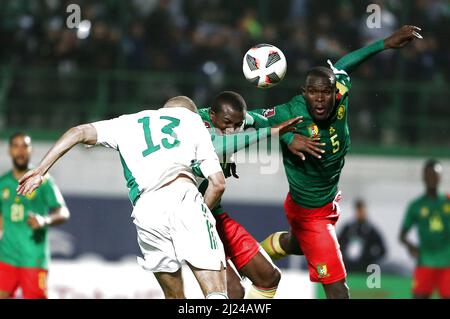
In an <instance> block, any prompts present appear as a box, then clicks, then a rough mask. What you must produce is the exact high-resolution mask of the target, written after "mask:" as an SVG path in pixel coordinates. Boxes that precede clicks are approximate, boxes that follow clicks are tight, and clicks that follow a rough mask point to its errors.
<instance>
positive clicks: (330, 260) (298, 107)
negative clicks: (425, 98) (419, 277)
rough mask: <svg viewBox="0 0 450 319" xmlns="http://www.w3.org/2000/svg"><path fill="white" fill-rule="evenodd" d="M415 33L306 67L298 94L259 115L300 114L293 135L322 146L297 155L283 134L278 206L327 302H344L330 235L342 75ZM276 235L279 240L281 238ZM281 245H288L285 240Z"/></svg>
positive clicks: (407, 30)
mask: <svg viewBox="0 0 450 319" xmlns="http://www.w3.org/2000/svg"><path fill="white" fill-rule="evenodd" d="M418 31H420V28H418V27H415V26H409V25H405V26H403V27H402V28H401V29H399V30H397V31H396V32H394V33H393V34H392V35H391V36H389V37H388V38H386V39H385V40H379V41H376V42H375V43H373V44H371V45H368V46H366V47H364V48H362V49H359V50H357V51H354V52H351V53H349V54H348V55H346V56H344V57H343V58H341V59H340V60H339V61H337V63H336V64H335V65H334V66H333V65H332V64H331V62H330V61H328V63H329V64H330V67H331V69H330V68H325V67H315V68H313V69H311V70H310V71H308V72H307V74H306V80H305V87H304V88H302V94H301V95H297V96H295V97H294V98H293V99H292V100H291V101H289V102H288V103H285V104H282V105H278V106H277V107H275V108H274V109H272V110H270V109H269V110H267V111H265V112H266V114H270V116H268V119H269V123H271V124H276V123H279V122H282V121H285V120H287V119H289V118H292V117H294V116H303V118H304V122H303V123H302V125H301V126H298V127H297V128H298V131H299V132H300V133H301V134H303V135H308V134H309V136H311V137H313V138H316V137H317V138H318V137H320V139H321V141H322V142H324V143H325V147H324V150H322V151H321V152H322V155H321V156H319V158H317V157H313V156H310V155H309V154H307V155H306V156H305V155H304V154H303V153H302V152H301V151H300V149H299V148H298V147H297V146H298V144H299V142H300V144H303V139H301V140H300V139H299V137H298V134H293V133H288V134H286V135H285V136H283V137H282V139H283V140H284V142H285V144H286V145H287V146H286V147H283V148H282V150H283V163H284V167H285V171H286V175H287V179H288V183H289V193H288V196H287V198H286V201H285V204H284V208H285V212H286V216H287V219H288V222H289V225H290V226H291V232H292V233H293V235H294V236H295V237H296V238H297V240H298V243H299V246H300V248H301V250H302V251H303V253H304V254H305V257H306V260H307V261H308V268H309V274H310V279H311V281H313V282H320V283H322V285H323V287H324V290H325V294H326V296H327V298H349V292H348V287H347V284H346V270H345V266H344V263H343V260H342V254H341V251H340V248H339V243H338V241H337V238H336V232H335V224H336V222H337V220H338V218H339V215H340V208H339V201H340V198H341V195H340V191H338V182H339V178H340V174H341V171H342V168H343V167H344V157H345V155H346V154H347V151H348V149H349V147H350V135H349V128H348V124H347V114H348V96H349V95H348V92H349V89H350V88H351V81H350V77H349V76H348V73H347V72H351V71H353V70H354V69H355V68H356V67H357V66H358V65H359V64H361V63H362V62H364V61H365V60H366V59H368V58H369V57H371V56H373V55H374V54H376V53H379V52H381V51H384V50H385V49H394V48H402V47H404V46H405V45H407V44H408V43H410V42H412V41H413V40H414V39H417V38H422V37H421V36H420V34H418V33H417V32H418ZM278 235H279V236H278V238H277V239H278V240H279V237H281V235H282V234H278ZM284 235H286V234H284ZM288 236H289V234H288ZM287 242H289V243H290V242H292V241H291V239H289V238H287ZM273 243H274V240H273V236H272V235H271V236H269V237H268V238H267V239H266V240H265V241H263V247H264V249H267V251H268V252H269V255H271V253H272V251H274V249H273V248H272V247H278V248H280V247H281V244H280V243H278V244H273ZM286 248H288V247H286ZM286 248H283V250H284V252H286V250H285V249H286Z"/></svg>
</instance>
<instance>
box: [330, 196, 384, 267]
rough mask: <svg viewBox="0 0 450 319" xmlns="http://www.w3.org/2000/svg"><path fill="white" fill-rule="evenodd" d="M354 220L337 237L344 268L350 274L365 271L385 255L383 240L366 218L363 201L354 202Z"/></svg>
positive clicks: (365, 208) (365, 207)
mask: <svg viewBox="0 0 450 319" xmlns="http://www.w3.org/2000/svg"><path fill="white" fill-rule="evenodd" d="M354 208H355V218H354V220H353V221H350V222H348V223H347V224H345V225H344V226H343V228H342V231H341V232H340V233H339V235H338V241H339V244H340V245H341V252H342V257H343V258H344V264H345V268H346V269H347V270H348V271H350V272H363V273H365V272H366V271H367V266H368V265H371V264H379V263H380V262H381V260H382V258H383V257H384V256H385V255H386V246H385V244H384V240H383V238H382V236H381V234H380V232H379V231H378V229H377V228H376V227H375V225H373V224H372V223H371V222H370V220H369V218H368V216H367V206H366V203H365V202H364V200H362V199H357V200H356V201H355V205H354Z"/></svg>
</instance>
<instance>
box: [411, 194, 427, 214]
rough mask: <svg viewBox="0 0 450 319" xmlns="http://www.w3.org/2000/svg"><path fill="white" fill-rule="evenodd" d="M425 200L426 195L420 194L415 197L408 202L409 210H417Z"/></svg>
mask: <svg viewBox="0 0 450 319" xmlns="http://www.w3.org/2000/svg"><path fill="white" fill-rule="evenodd" d="M423 200H424V195H420V196H418V197H416V198H414V199H413V200H412V201H410V202H409V203H408V211H416V210H417V208H418V207H419V206H420V205H422V203H423Z"/></svg>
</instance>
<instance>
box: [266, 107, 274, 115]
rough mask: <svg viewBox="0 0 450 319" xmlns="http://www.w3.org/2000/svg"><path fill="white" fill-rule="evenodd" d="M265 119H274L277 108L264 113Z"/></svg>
mask: <svg viewBox="0 0 450 319" xmlns="http://www.w3.org/2000/svg"><path fill="white" fill-rule="evenodd" d="M263 115H264V117H272V116H274V115H275V108H274V107H272V108H270V109H267V110H265V111H264V112H263Z"/></svg>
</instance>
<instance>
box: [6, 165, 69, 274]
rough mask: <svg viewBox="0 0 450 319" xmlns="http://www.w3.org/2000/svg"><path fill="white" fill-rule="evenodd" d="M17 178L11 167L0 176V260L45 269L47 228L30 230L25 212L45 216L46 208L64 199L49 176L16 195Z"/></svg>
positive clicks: (51, 207) (48, 253)
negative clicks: (0, 223) (0, 222)
mask: <svg viewBox="0 0 450 319" xmlns="http://www.w3.org/2000/svg"><path fill="white" fill-rule="evenodd" d="M17 186H18V181H17V179H16V178H15V177H14V175H13V173H12V171H11V172H8V173H7V174H5V175H3V176H2V177H0V191H1V206H0V213H1V217H2V218H3V237H2V238H1V240H0V261H2V262H5V263H7V264H10V265H13V266H16V267H32V268H43V269H47V267H48V261H49V259H50V250H49V245H48V236H47V228H46V227H44V228H41V229H38V230H33V229H31V227H30V226H29V225H28V224H27V219H28V213H34V214H39V215H42V216H47V215H48V213H49V211H50V210H52V209H55V208H58V207H62V206H65V203H64V199H63V197H62V195H61V192H60V191H59V189H58V187H57V186H56V185H55V183H54V182H53V179H52V178H51V177H46V178H45V180H44V182H43V183H42V185H41V186H40V187H39V188H38V189H36V190H35V191H34V192H33V193H31V194H29V195H27V196H18V195H17V194H16V188H17Z"/></svg>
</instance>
